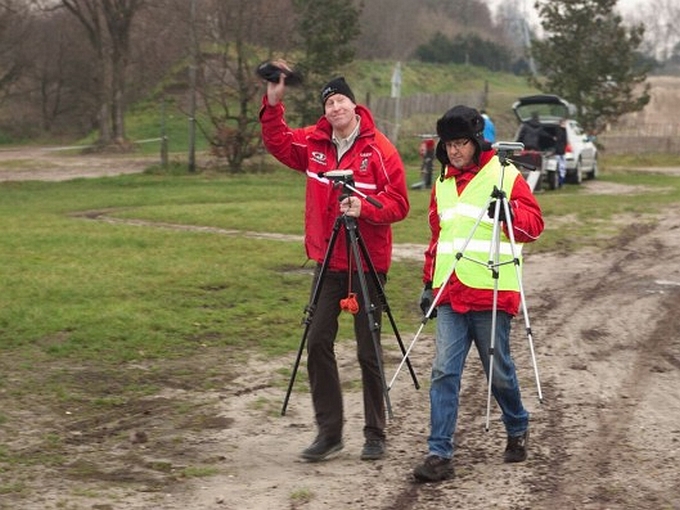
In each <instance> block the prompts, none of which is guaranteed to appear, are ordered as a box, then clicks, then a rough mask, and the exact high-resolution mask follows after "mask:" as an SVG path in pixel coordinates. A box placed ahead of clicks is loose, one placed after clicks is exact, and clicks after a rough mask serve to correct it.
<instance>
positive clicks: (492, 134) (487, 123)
mask: <svg viewBox="0 0 680 510" xmlns="http://www.w3.org/2000/svg"><path fill="white" fill-rule="evenodd" d="M479 113H481V114H482V118H483V119H484V139H485V140H486V141H487V142H489V143H494V142H495V141H496V126H495V124H494V123H493V121H492V120H491V117H489V115H488V114H487V113H486V110H480V111H479Z"/></svg>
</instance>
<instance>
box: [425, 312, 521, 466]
mask: <svg viewBox="0 0 680 510" xmlns="http://www.w3.org/2000/svg"><path fill="white" fill-rule="evenodd" d="M491 320H492V312H491V311H490V310H489V311H484V312H468V313H465V314H460V313H455V312H454V311H453V310H452V309H451V307H450V306H449V305H443V306H440V307H439V308H438V309H437V342H436V353H435V358H434V362H433V363H432V379H431V386H430V437H429V438H428V440H427V444H428V447H429V452H430V455H438V456H440V457H444V458H447V459H450V458H452V457H453V435H454V432H455V430H456V420H457V418H458V402H459V396H460V385H461V379H462V376H463V368H464V365H465V358H466V357H467V354H468V352H469V351H470V347H471V346H472V342H474V343H475V346H476V347H477V352H478V353H479V358H480V360H481V362H482V365H483V366H484V372H485V373H486V375H487V381H488V377H489V374H488V372H489V360H490V355H489V350H490V347H491ZM511 320H512V316H511V315H509V314H507V313H505V312H501V311H498V312H497V316H496V337H495V339H494V360H493V383H492V386H491V392H492V394H493V396H494V398H495V399H496V402H498V405H499V406H500V408H501V411H502V419H503V423H504V424H505V429H506V431H507V433H508V435H509V436H518V435H520V434H522V433H524V432H525V431H526V430H527V428H528V427H529V413H528V412H527V411H526V409H524V406H523V405H522V397H521V395H520V390H519V383H518V381H517V374H516V372H515V364H514V362H513V360H512V356H511V355H510V322H511Z"/></svg>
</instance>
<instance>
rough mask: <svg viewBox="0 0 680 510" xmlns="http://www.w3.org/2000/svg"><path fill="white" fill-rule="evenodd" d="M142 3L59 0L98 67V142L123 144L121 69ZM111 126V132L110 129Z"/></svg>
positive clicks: (123, 83)
mask: <svg viewBox="0 0 680 510" xmlns="http://www.w3.org/2000/svg"><path fill="white" fill-rule="evenodd" d="M144 4H145V0H60V3H59V5H60V6H61V7H63V8H65V9H67V11H68V12H70V13H71V14H72V15H73V16H75V17H76V19H77V20H78V21H79V22H80V24H81V25H82V27H83V28H84V29H85V31H86V33H87V37H88V40H89V41H90V44H91V45H92V47H93V49H94V50H95V54H96V57H97V62H98V65H99V69H98V73H97V75H96V76H95V80H96V82H97V84H98V88H99V143H100V144H101V145H109V144H110V143H111V142H112V141H113V142H115V143H116V144H118V145H123V144H124V143H125V70H126V66H127V62H128V58H129V52H130V33H131V26H132V20H133V18H134V15H135V14H136V13H137V12H138V11H139V10H140V9H141V8H142V7H143V6H144ZM111 126H112V127H113V130H112V129H111Z"/></svg>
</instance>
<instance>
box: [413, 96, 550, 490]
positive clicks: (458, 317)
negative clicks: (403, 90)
mask: <svg viewBox="0 0 680 510" xmlns="http://www.w3.org/2000/svg"><path fill="white" fill-rule="evenodd" d="M483 122H484V121H483V120H482V117H481V116H480V115H479V113H477V110H475V109H474V108H469V107H467V106H463V105H459V106H455V107H454V108H452V109H450V110H449V111H447V112H446V113H445V114H444V115H443V116H442V117H441V118H440V119H439V120H438V121H437V134H438V135H439V139H440V141H439V144H438V145H437V148H436V155H437V159H438V160H439V161H440V162H441V164H442V171H441V177H438V178H437V179H435V182H434V187H433V190H432V198H431V199H430V211H429V214H428V218H429V223H430V231H431V237H430V243H429V245H428V248H427V249H426V250H425V263H424V265H423V282H424V284H425V286H424V289H423V292H422V295H421V300H420V308H421V310H423V313H427V312H428V311H429V309H430V307H431V306H432V304H433V301H434V299H435V296H436V298H438V299H439V301H438V302H437V303H436V308H435V309H434V310H433V312H432V316H434V313H435V311H436V314H437V315H436V317H437V331H436V340H435V354H434V360H433V362H432V375H431V380H430V434H429V437H428V439H427V445H428V455H427V457H426V458H425V460H424V462H422V463H421V464H420V465H418V466H417V467H416V468H415V469H414V471H413V475H414V477H415V479H416V480H417V481H420V482H437V481H440V480H446V479H447V478H451V477H453V476H454V469H453V463H452V459H453V455H454V447H455V446H456V445H454V441H453V437H454V434H455V431H456V422H457V419H458V408H459V402H460V389H461V383H462V377H463V368H464V366H465V359H466V358H467V355H468V352H469V351H470V348H471V347H472V345H473V344H474V345H475V347H476V348H477V353H478V354H479V358H480V360H481V362H482V366H483V368H484V370H485V372H486V373H487V380H488V377H489V363H490V356H491V354H490V350H491V334H492V333H491V332H492V328H494V327H495V330H494V332H495V344H494V349H495V351H494V354H493V356H494V358H493V359H494V367H493V378H492V390H491V391H492V393H493V396H494V398H495V399H496V402H497V403H498V405H499V407H500V409H501V413H502V414H501V417H502V419H503V423H504V424H505V429H506V432H507V444H506V448H505V453H504V457H503V460H504V461H505V462H522V461H524V460H525V459H526V458H527V447H528V440H529V413H528V412H527V410H526V409H525V408H524V405H523V404H522V399H521V395H520V388H519V382H518V380H517V374H516V371H515V364H514V362H513V359H512V356H511V354H510V325H511V322H512V318H513V317H514V316H515V315H516V314H517V312H518V310H519V305H520V299H521V296H520V282H519V281H518V279H517V272H516V270H515V267H514V266H513V265H509V262H510V261H511V260H512V257H513V256H514V253H513V252H512V250H511V245H510V242H511V241H510V238H509V234H508V228H509V227H508V223H507V221H506V217H505V209H501V211H500V212H501V214H500V217H499V219H500V221H501V222H502V228H501V230H502V232H501V234H500V246H498V249H499V252H500V258H499V262H500V263H501V265H500V266H499V268H497V269H496V270H495V271H497V272H498V280H495V278H494V272H493V271H491V270H490V269H489V268H487V267H485V266H484V265H481V264H478V263H476V262H475V261H474V260H475V259H476V260H480V261H481V260H488V257H489V252H490V249H491V246H493V244H492V243H493V237H494V233H495V232H496V228H495V224H494V221H493V220H492V219H491V218H492V217H494V213H495V204H496V202H495V201H492V202H491V204H489V197H490V196H491V194H492V193H493V191H494V189H496V187H497V186H498V185H499V181H500V179H501V176H504V177H503V182H502V184H501V187H502V189H503V191H504V192H506V194H507V195H506V196H507V202H506V204H507V205H508V206H509V213H510V217H511V219H512V221H511V224H512V226H513V233H514V238H515V240H516V242H517V243H527V242H531V241H535V240H536V239H538V237H539V236H540V234H541V232H542V231H543V226H544V224H543V216H542V214H541V209H540V206H539V205H538V202H537V201H536V198H535V197H534V195H533V194H532V193H531V190H530V189H529V185H528V184H527V182H526V181H525V180H524V179H523V178H522V175H521V174H520V172H519V171H518V170H517V169H516V168H515V167H514V166H512V165H510V166H508V167H507V168H505V170H503V168H502V165H501V162H500V160H499V158H498V156H497V155H496V152H495V151H494V150H493V149H492V148H491V146H490V145H489V143H488V142H487V141H486V140H484V136H483V130H484V126H483ZM502 172H504V173H502ZM487 207H488V210H485V208H487ZM482 220H483V221H482ZM467 241H470V245H469V251H466V255H468V257H471V258H468V257H462V258H459V257H458V254H457V253H456V250H457V249H459V248H460V247H461V246H463V245H464V243H466V242H467ZM520 252H521V249H520ZM494 281H496V282H498V283H497V285H498V287H497V288H496V286H495V284H494ZM439 289H444V290H443V292H441V294H440V292H439ZM496 291H497V292H496ZM494 312H496V313H495V314H494Z"/></svg>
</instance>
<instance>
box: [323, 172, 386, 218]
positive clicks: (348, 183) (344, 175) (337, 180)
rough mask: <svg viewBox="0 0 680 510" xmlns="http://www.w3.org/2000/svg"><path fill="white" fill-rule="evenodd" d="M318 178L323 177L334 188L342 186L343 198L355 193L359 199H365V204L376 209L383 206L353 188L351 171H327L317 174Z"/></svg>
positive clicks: (352, 173)
mask: <svg viewBox="0 0 680 510" xmlns="http://www.w3.org/2000/svg"><path fill="white" fill-rule="evenodd" d="M319 177H325V178H326V179H328V180H329V181H331V182H332V183H333V186H334V187H340V186H342V189H343V191H344V192H345V193H344V195H345V196H350V195H351V194H352V193H356V194H357V195H359V196H360V197H362V198H364V199H366V201H367V202H369V203H371V204H373V205H374V206H376V207H377V208H378V209H382V207H383V205H382V204H381V203H380V202H378V201H377V200H376V199H375V198H373V197H369V196H368V195H366V194H365V193H362V192H361V191H359V190H358V189H356V188H355V187H354V171H353V170H329V171H328V172H319Z"/></svg>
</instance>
